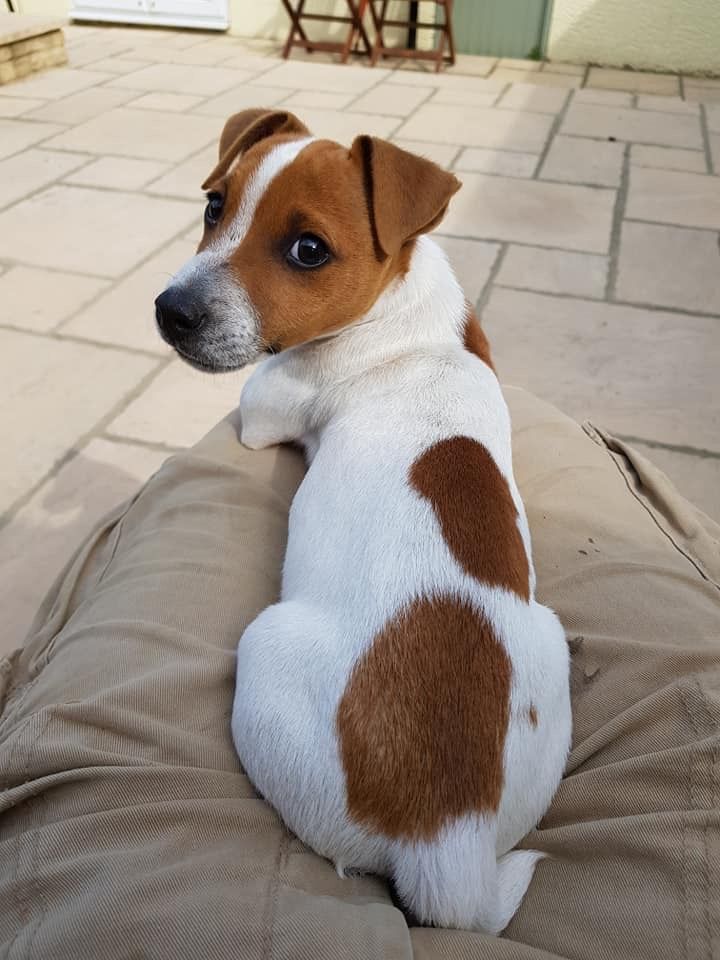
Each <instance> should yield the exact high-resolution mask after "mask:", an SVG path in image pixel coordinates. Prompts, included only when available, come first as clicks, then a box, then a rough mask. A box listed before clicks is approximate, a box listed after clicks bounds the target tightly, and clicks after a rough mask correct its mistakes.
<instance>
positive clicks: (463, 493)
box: [410, 436, 530, 600]
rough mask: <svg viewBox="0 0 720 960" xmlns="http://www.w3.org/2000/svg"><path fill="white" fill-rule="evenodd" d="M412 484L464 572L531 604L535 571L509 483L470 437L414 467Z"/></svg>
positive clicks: (441, 445) (443, 446)
mask: <svg viewBox="0 0 720 960" xmlns="http://www.w3.org/2000/svg"><path fill="white" fill-rule="evenodd" d="M410 483H411V484H412V486H413V487H414V488H415V490H417V492H418V493H419V494H420V496H422V497H425V499H427V500H429V501H430V503H431V504H432V505H433V508H434V510H435V515H436V516H437V519H438V522H439V523H440V527H441V529H442V534H443V537H444V538H445V542H446V543H447V545H448V547H449V548H450V551H451V552H452V555H453V556H454V557H455V559H456V560H457V562H458V563H459V564H460V566H461V567H462V568H463V570H465V572H466V573H469V574H470V576H472V577H475V579H476V580H479V581H480V582H481V583H487V584H490V585H491V586H495V587H504V588H505V589H506V590H511V591H512V592H513V593H516V594H517V595H518V596H519V597H521V598H522V599H523V600H529V599H530V567H529V563H528V557H527V552H526V550H525V544H524V543H523V540H522V537H521V536H520V530H519V529H518V525H517V516H518V514H517V510H516V508H515V503H514V502H513V499H512V496H511V495H510V488H509V487H508V485H507V481H506V480H505V477H504V476H503V475H502V474H501V473H500V470H499V469H498V467H497V464H496V463H495V461H494V460H493V458H492V457H491V456H490V454H489V452H488V450H487V448H486V447H484V446H483V445H482V444H481V443H478V441H477V440H473V439H471V438H470V437H461V436H458V437H450V438H449V439H447V440H440V441H438V443H435V444H433V446H431V447H428V449H427V450H426V451H425V452H424V453H423V454H422V455H421V456H420V457H418V459H417V460H416V461H415V462H414V463H413V465H412V467H411V468H410Z"/></svg>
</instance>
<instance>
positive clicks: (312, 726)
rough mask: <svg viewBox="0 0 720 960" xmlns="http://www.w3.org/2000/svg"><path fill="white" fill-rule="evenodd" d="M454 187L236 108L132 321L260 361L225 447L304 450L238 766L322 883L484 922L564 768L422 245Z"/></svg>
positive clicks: (361, 140) (357, 147)
mask: <svg viewBox="0 0 720 960" xmlns="http://www.w3.org/2000/svg"><path fill="white" fill-rule="evenodd" d="M459 186H460V183H459V181H458V180H457V179H456V178H455V177H454V176H453V175H452V174H451V173H448V172H446V171H444V170H442V169H441V168H440V167H438V166H436V165H435V164H433V163H431V162H429V161H428V160H425V159H422V158H420V157H418V156H414V155H413V154H410V153H407V152H405V151H403V150H401V149H399V148H398V147H396V146H394V145H393V144H391V143H388V142H386V141H384V140H381V139H376V138H374V137H370V136H359V137H357V138H356V139H355V141H354V142H353V144H352V146H351V147H350V149H347V148H346V147H343V146H340V145H339V144H337V143H333V142H331V141H329V140H320V139H315V138H314V137H312V136H311V134H310V132H309V131H308V130H307V128H306V127H305V126H304V125H303V124H302V123H301V122H300V120H298V119H297V117H295V116H293V115H292V114H290V113H288V112H285V111H266V110H252V111H244V112H242V113H239V114H237V115H235V116H233V117H232V118H231V119H230V120H229V121H228V122H227V124H226V125H225V128H224V130H223V133H222V137H221V140H220V151H219V161H218V164H217V166H216V167H215V169H214V170H213V171H212V173H211V174H210V175H209V177H208V178H207V180H206V182H205V183H204V184H203V189H204V190H206V191H207V207H206V210H205V227H204V233H203V237H202V241H201V243H200V245H199V247H198V252H197V253H196V255H195V256H194V257H192V258H191V259H190V260H189V262H187V263H186V264H185V265H184V266H183V267H182V268H181V269H180V271H179V272H178V273H177V274H176V275H175V276H174V277H173V279H172V280H171V282H170V284H169V285H168V287H167V288H166V289H165V291H164V292H163V293H162V294H161V295H160V296H159V297H158V299H157V301H156V317H157V323H158V326H159V328H160V332H161V334H162V336H163V337H164V338H165V340H166V341H167V342H168V343H170V344H171V345H172V346H173V347H174V348H175V350H176V351H177V352H178V354H179V355H180V356H181V357H183V358H184V359H185V360H186V361H188V362H189V363H190V364H192V365H193V366H195V367H197V368H199V369H201V370H208V371H223V370H232V369H237V368H239V367H243V366H244V365H246V364H250V363H254V362H255V361H258V360H261V359H263V358H265V359H263V362H262V363H261V364H259V366H258V367H257V369H256V370H255V371H254V372H253V373H252V375H251V376H250V379H249V380H248V381H247V383H246V384H245V386H244V388H243V391H242V397H241V401H240V411H241V419H242V432H241V440H242V443H243V444H244V445H246V446H247V447H250V448H251V449H260V448H264V447H268V446H270V445H272V444H280V443H289V442H296V443H298V444H300V445H301V446H302V448H303V449H304V451H305V456H306V459H307V464H308V471H307V475H306V477H305V479H304V480H303V482H302V484H301V486H300V488H299V490H298V492H297V494H296V496H295V499H294V501H293V504H292V508H291V511H290V519H289V535H288V544H287V553H286V558H285V564H284V569H283V578H282V593H281V599H280V602H278V603H276V604H274V605H273V606H271V607H269V608H267V609H266V610H264V611H263V612H262V613H261V614H260V615H259V616H258V617H257V619H256V620H255V621H254V622H253V623H251V624H250V626H249V627H248V628H247V629H246V630H245V632H244V634H243V635H242V638H241V639H240V642H239V646H238V651H237V683H236V693H235V700H234V705H233V712H232V734H233V738H234V742H235V746H236V749H237V751H238V754H239V757H240V760H241V762H242V764H243V767H244V768H245V770H246V772H247V774H248V776H249V777H250V779H251V780H252V782H253V783H254V785H255V787H256V788H257V790H258V791H259V792H260V794H261V795H262V796H263V797H264V798H265V799H266V800H267V801H268V802H269V803H270V804H272V805H273V806H274V807H275V809H276V810H277V811H278V813H279V814H280V816H281V817H282V818H283V820H284V821H285V823H286V824H287V825H288V827H290V828H291V829H292V830H293V831H294V832H295V833H296V834H297V836H298V837H300V838H301V839H302V840H303V841H304V842H305V843H306V844H308V845H309V846H310V847H312V848H313V849H314V850H315V851H316V852H317V853H319V854H320V855H321V856H323V857H326V858H328V859H329V860H331V861H332V862H333V863H334V864H335V866H336V868H337V870H338V872H339V873H340V875H341V876H342V875H344V873H345V872H347V871H353V872H355V871H356V872H372V873H377V874H380V875H383V876H386V877H388V878H391V880H392V881H393V883H394V885H395V889H396V892H397V894H398V896H399V898H400V900H401V901H402V903H403V904H404V905H405V906H406V907H407V908H408V910H409V911H411V912H412V914H413V915H414V916H415V917H416V918H417V919H418V920H419V921H420V922H421V923H424V924H434V925H438V926H449V927H461V928H474V929H479V930H484V931H487V932H489V933H493V934H496V933H498V932H500V931H501V930H503V929H504V927H505V926H506V925H507V924H508V922H509V921H510V919H511V917H512V916H513V914H514V913H515V911H516V910H517V908H518V906H519V904H520V901H521V900H522V898H523V896H524V894H525V891H526V889H527V887H528V885H529V883H530V881H531V879H532V875H533V872H534V869H535V866H536V864H537V862H538V860H539V859H540V858H541V857H542V856H543V854H541V853H540V852H538V851H532V850H513V848H514V847H515V846H516V844H517V843H518V842H519V841H520V840H521V839H522V838H523V837H524V836H525V835H526V834H527V833H528V832H529V831H530V830H531V829H532V828H533V827H534V826H535V825H536V824H537V823H538V821H539V820H540V818H541V817H542V815H543V814H544V812H545V811H546V809H547V808H548V806H549V804H550V801H551V799H552V797H553V795H554V793H555V790H556V788H557V786H558V784H559V782H560V779H561V776H562V773H563V769H564V765H565V761H566V757H567V753H568V749H569V743H570V735H571V713H570V699H569V683H568V667H569V663H568V647H567V644H566V640H565V635H564V631H563V628H562V626H561V624H560V622H559V620H558V618H557V617H556V616H555V614H554V613H553V612H552V611H551V610H549V609H548V608H547V607H544V606H542V605H540V604H539V603H538V602H537V601H536V600H535V574H534V569H533V564H532V559H531V549H530V533H529V530H528V523H527V519H526V516H525V511H524V507H523V504H522V501H521V499H520V495H519V493H518V490H517V487H516V485H515V480H514V478H513V471H512V457H511V445H510V419H509V414H508V410H507V407H506V405H505V402H504V399H503V395H502V392H501V390H500V386H499V383H498V380H497V377H496V375H495V372H494V369H493V366H492V361H491V358H490V353H489V348H488V343H487V340H486V338H485V336H484V334H483V331H482V329H481V327H480V326H479V324H478V321H477V319H476V318H475V316H474V314H473V313H472V311H471V309H470V308H469V306H468V304H467V303H466V301H465V298H464V296H463V293H462V290H461V288H460V286H459V284H458V282H457V280H456V278H455V275H454V273H453V271H452V269H451V267H450V265H449V263H448V261H447V259H446V257H445V255H444V253H443V252H442V251H441V249H440V248H439V246H438V245H437V244H436V243H435V242H434V241H433V240H432V239H431V238H430V237H428V236H427V234H428V233H429V231H431V230H432V229H433V228H434V227H435V226H436V225H437V224H438V223H439V222H440V221H441V219H442V217H443V216H444V214H445V211H446V209H447V207H448V204H449V202H450V199H451V197H452V196H453V194H454V193H455V192H456V191H457V190H458V188H459Z"/></svg>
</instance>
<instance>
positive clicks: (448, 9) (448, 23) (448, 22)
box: [445, 0, 455, 66]
mask: <svg viewBox="0 0 720 960" xmlns="http://www.w3.org/2000/svg"><path fill="white" fill-rule="evenodd" d="M452 15H453V0H445V27H446V29H447V38H448V46H449V47H450V63H451V64H452V65H453V66H455V37H454V35H453V24H452Z"/></svg>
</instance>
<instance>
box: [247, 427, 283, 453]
mask: <svg viewBox="0 0 720 960" xmlns="http://www.w3.org/2000/svg"><path fill="white" fill-rule="evenodd" d="M278 442H279V441H278V440H276V439H275V438H274V437H268V436H267V435H263V434H262V433H261V432H260V431H259V430H253V429H252V428H248V427H243V428H242V431H241V432H240V443H242V445H243V446H244V447H247V448H248V450H264V449H265V448H266V447H272V446H274V445H275V444H276V443H278Z"/></svg>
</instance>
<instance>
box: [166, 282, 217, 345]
mask: <svg viewBox="0 0 720 960" xmlns="http://www.w3.org/2000/svg"><path fill="white" fill-rule="evenodd" d="M155 318H156V319H157V322H158V326H159V327H160V329H161V330H162V332H163V333H164V334H165V335H166V336H168V337H172V336H173V334H178V333H194V332H195V331H196V330H199V329H200V327H201V326H202V325H203V323H205V319H206V314H205V313H204V312H203V310H202V306H201V305H200V304H199V303H197V301H195V300H193V298H192V297H191V296H190V295H188V292H187V290H183V289H182V288H181V287H168V288H167V290H163V292H162V293H161V294H160V296H159V297H158V298H157V300H156V301H155Z"/></svg>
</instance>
